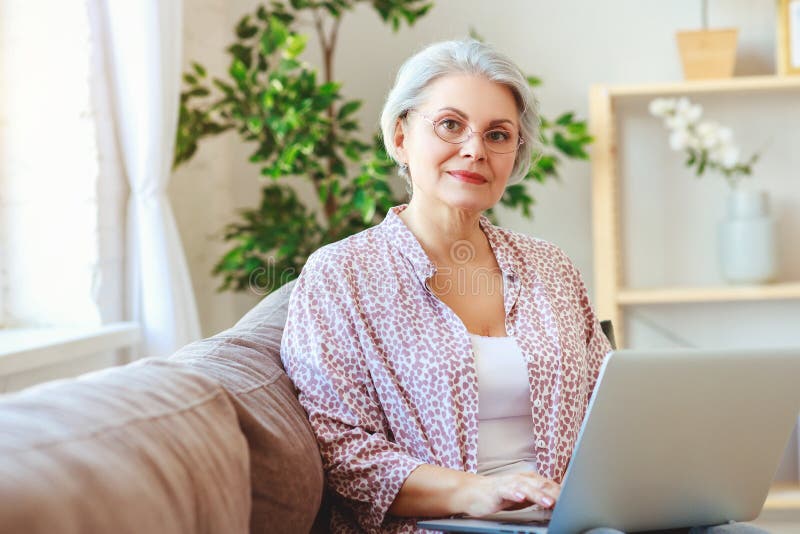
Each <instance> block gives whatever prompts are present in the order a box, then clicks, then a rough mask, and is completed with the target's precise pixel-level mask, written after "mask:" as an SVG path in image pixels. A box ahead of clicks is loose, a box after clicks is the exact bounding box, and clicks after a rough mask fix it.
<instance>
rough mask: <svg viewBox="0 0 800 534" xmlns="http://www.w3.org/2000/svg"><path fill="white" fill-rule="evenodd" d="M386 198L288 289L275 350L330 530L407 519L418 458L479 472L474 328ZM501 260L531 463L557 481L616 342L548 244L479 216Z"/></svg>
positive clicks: (402, 524)
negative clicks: (435, 283) (441, 293)
mask: <svg viewBox="0 0 800 534" xmlns="http://www.w3.org/2000/svg"><path fill="white" fill-rule="evenodd" d="M405 208H406V205H405V204H404V205H400V206H396V207H393V208H391V209H390V210H389V211H388V213H387V215H386V218H385V219H384V220H383V221H382V222H381V223H380V224H378V225H376V226H374V227H372V228H369V229H367V230H364V231H362V232H360V233H358V234H355V235H353V236H350V237H348V238H345V239H343V240H341V241H338V242H336V243H332V244H329V245H327V246H324V247H322V248H320V249H319V250H317V251H316V252H314V253H313V254H312V255H311V256H310V257H309V259H308V262H307V263H306V266H305V268H304V269H303V271H302V273H301V274H300V277H299V278H298V281H297V283H296V285H295V287H294V289H293V291H292V295H291V300H290V303H289V311H288V317H287V321H286V327H285V330H284V334H283V339H282V343H281V357H282V360H283V364H284V366H285V368H286V372H287V373H288V374H289V376H290V378H291V379H292V381H293V382H294V384H295V385H296V387H297V389H298V392H299V399H300V403H301V404H302V405H303V407H304V408H305V410H306V411H307V412H308V417H309V420H310V422H311V426H312V428H313V430H314V432H315V434H316V436H317V440H318V441H319V446H320V452H321V454H322V459H323V467H324V469H325V473H326V480H327V484H328V486H329V488H330V489H331V490H332V495H333V500H334V502H333V505H332V510H331V514H332V515H331V525H330V526H331V531H332V532H335V533H338V532H363V531H366V532H416V531H417V529H416V527H415V521H414V520H413V519H411V518H401V517H395V516H392V515H390V514H387V510H388V508H389V507H390V506H391V504H392V502H393V501H394V499H395V497H396V496H397V493H398V492H399V491H400V488H401V487H402V485H403V482H404V481H405V479H406V478H407V477H408V475H409V474H411V472H412V471H413V470H414V469H415V468H416V467H418V466H419V465H421V464H423V463H426V464H433V465H438V466H442V467H448V468H451V469H457V470H461V471H468V472H472V473H474V472H476V468H477V444H478V382H477V375H476V370H475V363H474V354H473V352H472V344H471V341H470V336H469V333H468V331H467V329H466V327H465V326H464V324H463V322H462V321H461V319H460V318H459V317H458V316H457V315H456V314H455V313H454V312H453V311H452V309H451V308H449V307H448V306H447V305H445V304H444V303H443V302H442V301H441V300H440V299H439V298H438V297H436V296H435V295H434V294H433V293H432V292H431V291H430V290H429V289H428V286H427V285H426V281H427V280H428V279H429V278H430V277H431V276H433V275H434V273H435V272H436V267H435V266H434V264H433V263H432V262H431V260H430V259H429V258H428V256H427V254H426V253H425V251H424V250H423V248H422V246H421V245H420V244H419V242H418V241H417V239H416V237H415V236H414V234H413V233H411V231H410V230H409V229H408V227H407V226H406V225H405V223H404V222H403V221H402V220H401V219H400V217H399V216H398V214H399V213H400V212H401V211H402V210H404V209H405ZM480 227H481V229H482V230H483V232H484V233H485V234H486V236H487V238H488V240H489V244H490V245H491V248H492V250H493V252H494V255H495V258H496V259H497V263H498V265H499V267H500V270H501V271H502V279H503V285H504V290H503V293H504V304H505V327H506V332H507V334H508V335H509V336H515V337H516V338H517V342H518V343H519V346H520V348H521V349H522V352H523V354H524V356H525V358H526V363H527V368H528V382H529V384H530V388H531V393H530V403H531V414H532V416H533V426H534V431H535V433H536V436H535V438H536V441H535V450H534V451H533V456H534V457H535V458H536V463H537V469H538V472H539V473H540V474H541V475H543V476H546V477H548V478H551V479H553V480H555V481H557V482H561V480H562V478H563V476H564V474H565V471H566V468H567V464H568V463H569V460H570V456H571V454H572V449H573V447H574V444H575V440H576V438H577V434H578V431H579V429H580V425H581V422H582V420H583V416H584V413H585V412H586V408H587V405H588V402H589V397H590V396H591V393H592V390H593V389H594V385H595V382H596V381H597V376H598V373H599V370H600V365H601V363H602V361H603V358H604V356H605V355H606V353H607V352H608V351H609V350H611V346H610V344H609V342H608V340H607V339H606V337H605V336H604V334H603V332H602V330H601V328H600V324H599V322H598V320H597V318H596V317H595V314H594V312H593V310H592V307H591V305H590V303H589V298H588V296H587V293H586V288H585V286H584V284H583V281H582V279H581V275H580V273H579V272H578V270H577V269H576V267H575V266H574V265H573V264H572V262H571V261H570V260H569V258H567V256H566V255H565V254H564V252H563V251H562V250H561V249H559V248H557V247H556V246H554V245H552V244H550V243H548V242H546V241H543V240H540V239H536V238H533V237H530V236H526V235H523V234H519V233H516V232H512V231H510V230H507V229H503V228H500V227H496V226H494V225H492V224H491V222H490V221H489V220H488V219H487V218H486V217H485V216H481V217H480Z"/></svg>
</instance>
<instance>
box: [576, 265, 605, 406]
mask: <svg viewBox="0 0 800 534" xmlns="http://www.w3.org/2000/svg"><path fill="white" fill-rule="evenodd" d="M575 272H576V273H577V278H578V302H579V306H580V311H581V317H582V318H583V321H584V339H585V341H586V358H587V363H588V373H587V378H588V380H589V389H588V391H589V394H588V395H587V401H586V402H587V404H588V402H589V399H590V398H591V396H592V393H593V392H594V388H595V386H596V385H597V378H598V376H599V374H600V367H602V365H603V361H604V360H605V357H606V355H607V354H608V353H609V352H610V351H611V350H612V347H611V342H610V341H609V340H608V338H607V337H606V334H605V332H603V328H602V327H601V326H600V320H599V319H598V318H597V315H596V314H595V312H594V309H593V308H592V304H591V302H590V301H589V294H588V291H587V290H586V284H585V283H584V282H583V277H582V276H581V274H580V272H578V269H577V268H575Z"/></svg>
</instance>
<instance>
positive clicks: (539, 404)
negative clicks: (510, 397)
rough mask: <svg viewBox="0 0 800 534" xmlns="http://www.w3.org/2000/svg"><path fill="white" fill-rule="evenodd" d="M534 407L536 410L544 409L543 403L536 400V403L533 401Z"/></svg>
mask: <svg viewBox="0 0 800 534" xmlns="http://www.w3.org/2000/svg"><path fill="white" fill-rule="evenodd" d="M533 406H534V407H536V408H541V407H542V401H541V400H539V399H536V400H535V401H533Z"/></svg>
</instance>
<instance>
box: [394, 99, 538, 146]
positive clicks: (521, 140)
mask: <svg viewBox="0 0 800 534" xmlns="http://www.w3.org/2000/svg"><path fill="white" fill-rule="evenodd" d="M412 111H413V112H414V113H416V114H417V115H419V116H420V117H422V118H423V119H425V120H426V121H428V122H429V123H431V128H432V129H433V135H435V136H436V137H438V138H439V139H441V140H442V141H444V142H445V143H449V144H451V145H463V144H464V143H466V142H467V141H469V140H470V139H472V136H473V135H475V134H481V140H483V146H485V147H486V149H487V150H488V151H489V152H491V153H492V154H514V153H516V152H517V151H519V147H520V146H522V144H523V143H524V142H525V138H524V137H522V135H520V134H519V133H517V146H515V147H514V150H512V151H510V152H496V151H494V150H492V149H491V148H490V147H489V144H487V143H486V138H485V137H484V134H486V133H489V132H491V131H492V130H484V131H482V132H479V131H476V130H473V129H472V127H471V126H470V125H469V124H465V125H464V126H466V127H467V131H469V134H468V135H467V137H465V138H464V140H463V141H448V140H447V139H442V136H440V135H439V134H438V133H436V125H437V124H439V123H440V122H442V121H444V120H452V119H447V118H445V119H439V120H438V121H435V120H433V119H431V118H430V117H428V116H427V115H425V114H424V113H422V112H421V111H419V110H418V109H415V108H409V109H407V110H406V112H405V113H404V114H403V115H404V117H408V114H409V113H411V112H412Z"/></svg>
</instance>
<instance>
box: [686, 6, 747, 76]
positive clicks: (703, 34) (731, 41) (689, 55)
mask: <svg viewBox="0 0 800 534" xmlns="http://www.w3.org/2000/svg"><path fill="white" fill-rule="evenodd" d="M702 2H703V3H702V8H701V9H702V15H701V16H702V20H703V29H702V30H685V31H679V32H677V33H676V39H677V41H678V50H679V51H680V54H681V64H682V65H683V77H684V78H685V79H687V80H698V79H707V78H730V77H732V76H733V68H734V66H735V64H736V41H737V38H738V34H739V30H738V29H736V28H726V29H717V30H709V29H708V0H702Z"/></svg>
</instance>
